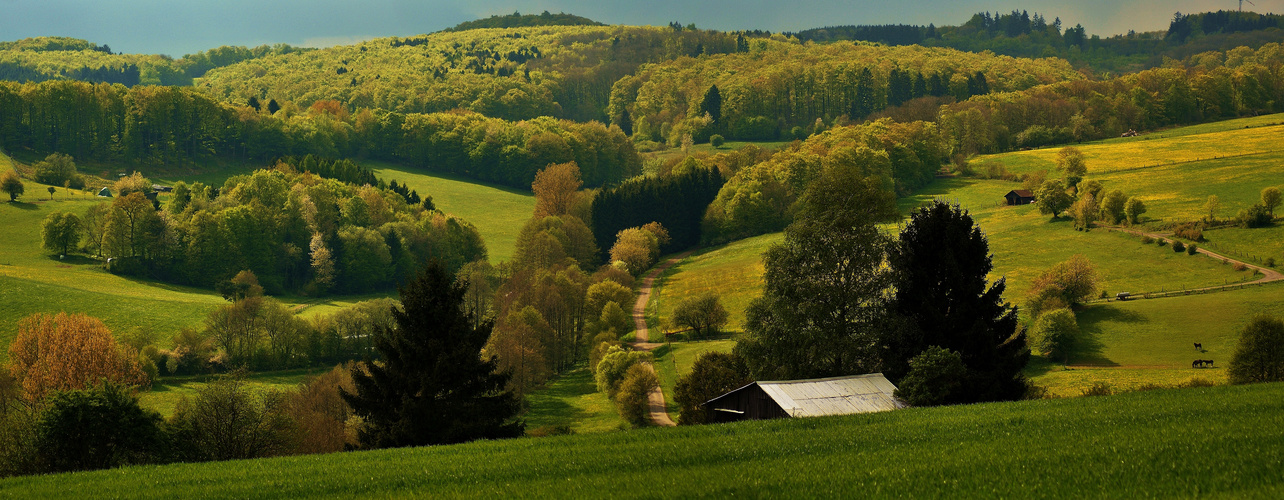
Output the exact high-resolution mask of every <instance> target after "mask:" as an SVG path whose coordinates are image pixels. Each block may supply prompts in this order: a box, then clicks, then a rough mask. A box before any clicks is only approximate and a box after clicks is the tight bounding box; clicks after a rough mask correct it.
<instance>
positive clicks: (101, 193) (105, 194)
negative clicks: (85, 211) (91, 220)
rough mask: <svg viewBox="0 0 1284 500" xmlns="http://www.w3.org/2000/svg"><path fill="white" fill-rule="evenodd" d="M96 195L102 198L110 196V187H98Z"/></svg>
mask: <svg viewBox="0 0 1284 500" xmlns="http://www.w3.org/2000/svg"><path fill="white" fill-rule="evenodd" d="M98 196H101V197H103V198H111V189H108V188H102V189H99V190H98Z"/></svg>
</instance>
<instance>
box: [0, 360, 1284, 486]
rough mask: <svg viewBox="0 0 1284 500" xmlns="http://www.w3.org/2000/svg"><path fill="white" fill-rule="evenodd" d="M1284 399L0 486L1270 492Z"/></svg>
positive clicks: (1172, 397)
mask: <svg viewBox="0 0 1284 500" xmlns="http://www.w3.org/2000/svg"><path fill="white" fill-rule="evenodd" d="M1281 415H1284V385H1282V384H1262V385H1252V386H1222V387H1212V388H1199V389H1181V390H1157V391H1147V392H1137V393H1129V394H1124V395H1119V396H1111V397H1092V398H1072V399H1053V400H1038V401H1022V402H1015V403H989V404H978V405H961V406H952V407H941V408H915V409H906V410H898V411H891V412H883V413H873V414H863V415H849V416H841V417H822V418H802V419H781V420H772V421H754V422H742V423H736V424H721V425H706V426H693V427H678V428H647V429H639V430H633V431H628V432H615V433H607V434H597V435H573V436H557V437H550V438H521V439H511V440H501V441H479V442H473V443H467V444H462V445H454V446H433V447H424V448H401V449H391V450H379V451H369V452H350V453H339V454H332V455H312V456H298V457H283V458H271V459H262V460H246V461H231V462H218V463H205V464H174V465H166V466H139V467H130V468H125V469H119V470H106V471H95V472H84V473H74V474H57V475H45V476H31V477H19V478H11V479H6V480H3V481H0V496H15V497H24V498H66V497H68V496H76V495H84V494H85V492H93V495H94V496H99V497H105V498H108V497H109V498H117V497H122V498H124V497H128V498H176V497H197V496H198V497H201V498H211V499H217V498H247V497H254V498H300V497H308V498H328V497H344V498H352V497H380V498H387V497H476V498H481V497H485V498H495V497H594V498H600V497H607V496H609V497H657V496H659V497H697V496H751V497H759V496H766V497H777V496H784V497H860V498H938V497H948V498H1030V497H1041V498H1083V497H1097V498H1141V497H1146V498H1151V497H1192V496H1219V497H1236V498H1276V497H1279V496H1281V495H1284V475H1281V474H1280V473H1279V464H1280V462H1281V461H1284V420H1281V419H1282V417H1281Z"/></svg>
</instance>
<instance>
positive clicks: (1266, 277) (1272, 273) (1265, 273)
mask: <svg viewBox="0 0 1284 500" xmlns="http://www.w3.org/2000/svg"><path fill="white" fill-rule="evenodd" d="M1101 227H1102V228H1105V229H1108V230H1111V231H1119V232H1121V233H1128V234H1132V235H1135V236H1149V237H1151V238H1154V239H1156V240H1163V241H1167V242H1168V244H1169V245H1171V244H1172V243H1173V242H1174V241H1176V240H1175V239H1174V238H1173V237H1172V236H1170V235H1169V236H1165V235H1162V234H1158V233H1147V232H1145V231H1138V230H1135V229H1130V228H1125V227H1121V226H1105V225H1103V226H1101ZM1197 245H1198V244H1197ZM1196 251H1197V252H1199V253H1201V254H1204V255H1206V256H1208V257H1212V258H1214V259H1218V260H1224V261H1226V262H1229V263H1231V264H1240V265H1243V266H1244V267H1247V268H1249V269H1253V270H1256V271H1257V272H1259V273H1262V277H1261V278H1258V279H1255V280H1253V281H1247V282H1244V283H1235V284H1233V285H1218V286H1206V287H1200V288H1187V289H1185V290H1172V291H1165V292H1163V293H1164V295H1162V296H1161V297H1156V298H1163V297H1168V296H1171V295H1176V294H1179V293H1195V292H1209V291H1220V290H1228V289H1232V288H1234V287H1241V286H1243V285H1262V284H1266V283H1272V282H1275V281H1281V280H1284V274H1281V273H1280V272H1279V271H1276V270H1274V269H1271V268H1269V267H1262V266H1258V265H1254V264H1249V263H1247V262H1244V261H1242V260H1237V259H1232V258H1230V257H1227V256H1225V255H1222V254H1219V253H1217V252H1213V251H1211V250H1208V249H1205V248H1204V247H1197V248H1196Z"/></svg>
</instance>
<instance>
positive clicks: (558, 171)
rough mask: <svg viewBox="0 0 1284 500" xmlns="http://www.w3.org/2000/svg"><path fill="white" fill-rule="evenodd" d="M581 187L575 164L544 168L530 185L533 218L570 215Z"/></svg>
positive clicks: (581, 182)
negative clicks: (532, 193) (533, 206)
mask: <svg viewBox="0 0 1284 500" xmlns="http://www.w3.org/2000/svg"><path fill="white" fill-rule="evenodd" d="M582 185H584V182H583V181H581V180H580V167H579V165H576V163H575V162H569V163H558V164H554V165H549V166H547V167H544V170H540V171H539V172H537V173H536V174H535V182H533V183H531V191H534V192H535V218H537V219H539V218H543V217H548V216H550V215H565V214H569V213H571V207H573V206H574V205H575V200H576V199H577V198H578V197H579V192H578V191H579V189H580V186H582Z"/></svg>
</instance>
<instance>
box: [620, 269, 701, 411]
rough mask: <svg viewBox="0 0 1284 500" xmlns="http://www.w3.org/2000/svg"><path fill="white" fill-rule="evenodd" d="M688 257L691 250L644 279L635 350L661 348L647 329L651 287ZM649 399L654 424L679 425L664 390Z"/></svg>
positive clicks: (636, 317) (637, 310)
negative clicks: (672, 413) (671, 415)
mask: <svg viewBox="0 0 1284 500" xmlns="http://www.w3.org/2000/svg"><path fill="white" fill-rule="evenodd" d="M688 255H691V251H690V250H688V251H686V252H683V253H680V254H678V255H675V256H673V257H671V258H669V259H668V260H666V261H664V262H663V263H661V264H660V265H658V266H655V267H654V268H652V269H651V271H650V272H648V273H646V276H644V277H643V278H642V285H641V286H640V287H638V301H637V302H636V303H635V304H633V326H634V330H635V334H634V337H633V347H634V348H635V349H640V350H643V351H650V350H652V349H655V348H656V347H659V346H660V343H659V342H651V335H650V333H649V331H648V330H647V327H646V305H647V302H650V301H651V287H652V286H653V285H655V280H656V278H659V277H660V275H661V274H663V273H664V270H665V269H668V268H669V266H672V265H673V264H676V263H677V262H678V261H680V260H682V259H685V258H687V256H688ZM657 340H659V339H657ZM651 369H652V370H655V367H651ZM647 399H648V400H649V401H650V407H651V408H650V415H651V422H652V423H654V424H655V425H662V426H666V427H672V426H674V425H677V424H675V423H674V422H673V419H671V418H669V411H668V410H667V407H666V406H665V404H664V391H663V390H662V389H660V388H659V387H656V388H655V389H654V390H652V391H651V394H650V396H648V398H647Z"/></svg>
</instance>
